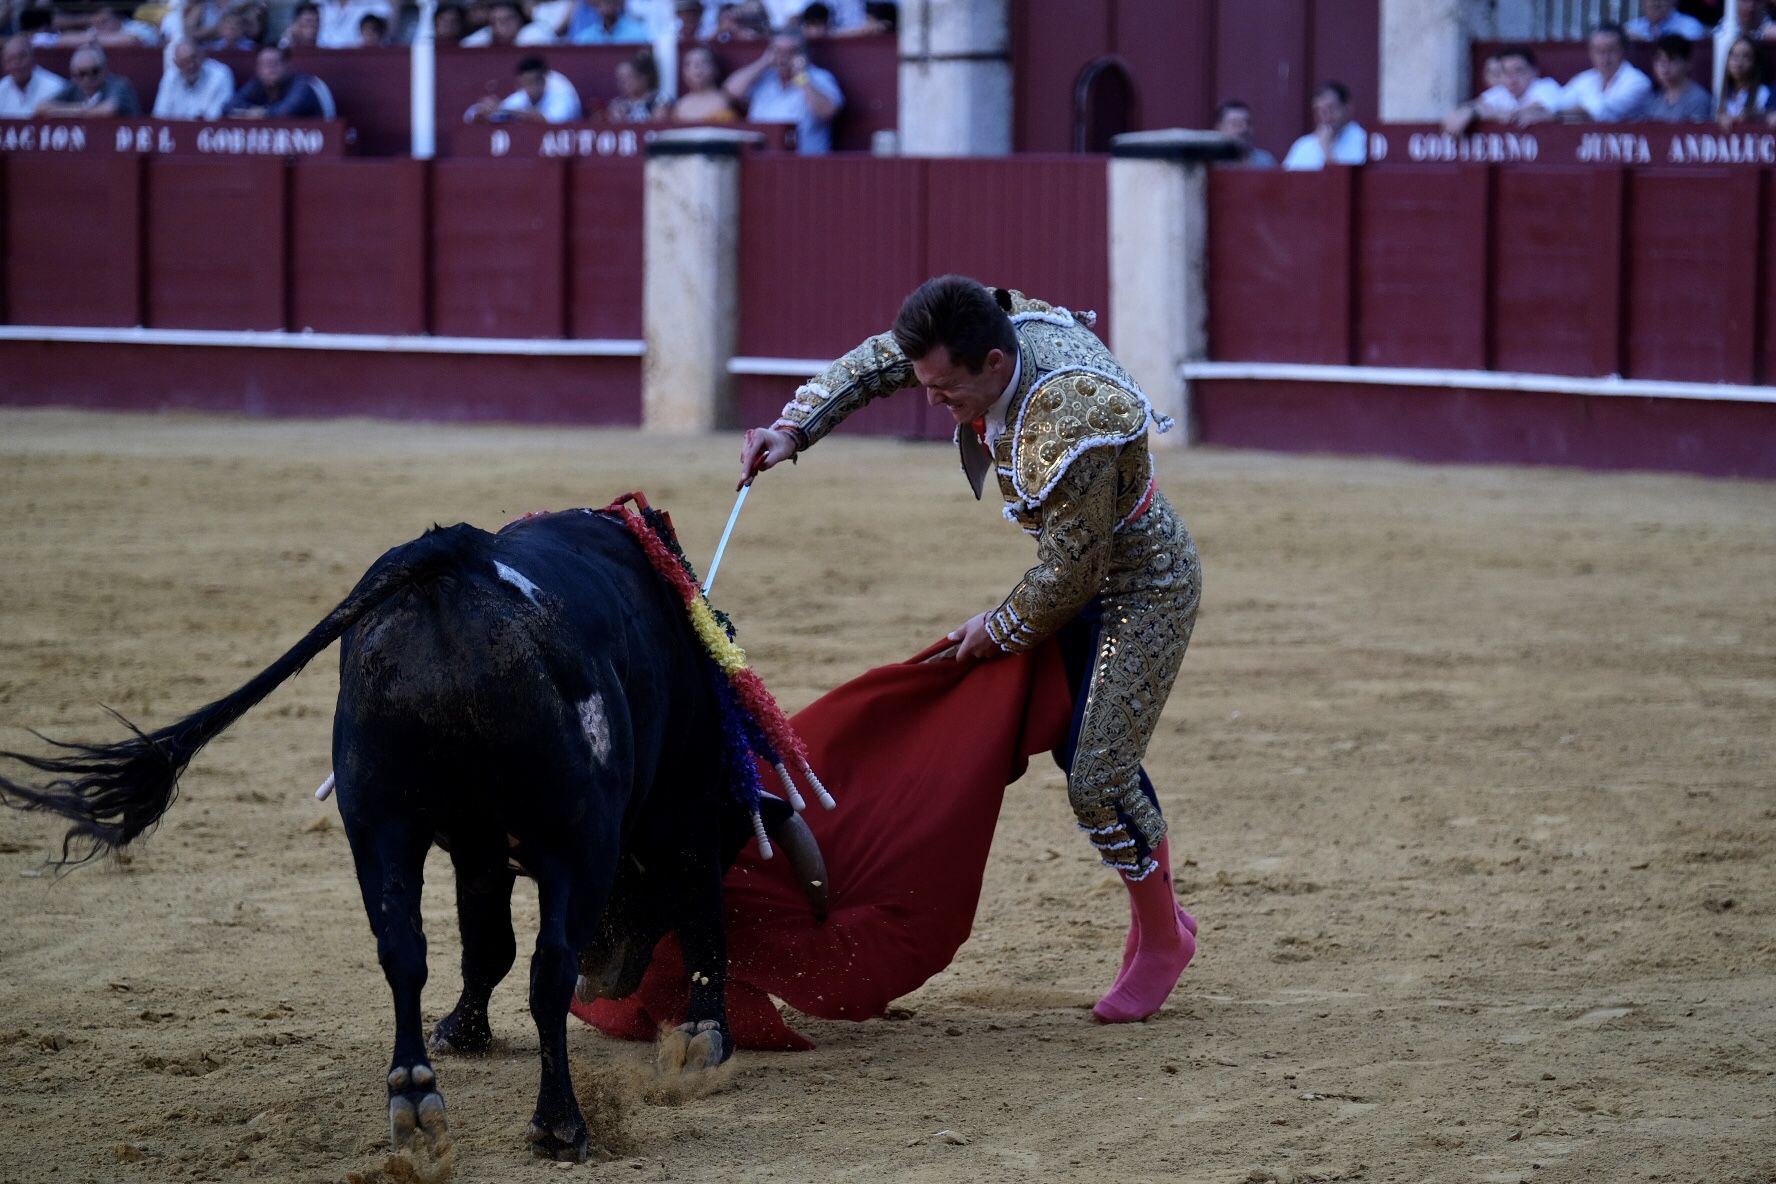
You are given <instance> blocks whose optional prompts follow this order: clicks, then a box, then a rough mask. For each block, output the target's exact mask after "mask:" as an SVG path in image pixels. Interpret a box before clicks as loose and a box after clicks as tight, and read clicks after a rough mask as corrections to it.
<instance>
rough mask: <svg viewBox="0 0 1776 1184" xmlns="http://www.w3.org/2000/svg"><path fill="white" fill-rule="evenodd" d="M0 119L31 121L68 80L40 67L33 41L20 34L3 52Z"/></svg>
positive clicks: (0, 63)
mask: <svg viewBox="0 0 1776 1184" xmlns="http://www.w3.org/2000/svg"><path fill="white" fill-rule="evenodd" d="M0 70H4V71H5V77H0V119H29V118H30V117H31V116H32V115H33V114H34V113H35V112H36V110H37V108H38V106H39V105H41V104H43V103H46V102H48V101H49V100H50V99H53V98H55V97H56V95H58V94H60V93H61V89H62V87H64V86H66V85H67V84H68V80H67V79H65V78H62V77H59V76H57V75H55V74H51V73H50V72H49V71H48V70H45V69H44V68H43V67H42V66H39V65H38V64H37V55H36V54H34V53H32V52H31V38H30V37H28V36H27V35H25V34H23V33H20V34H19V35H18V36H16V37H8V38H7V39H6V45H5V47H4V48H0Z"/></svg>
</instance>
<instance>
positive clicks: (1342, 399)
mask: <svg viewBox="0 0 1776 1184" xmlns="http://www.w3.org/2000/svg"><path fill="white" fill-rule="evenodd" d="M1191 405H1192V407H1193V409H1194V411H1195V414H1196V420H1197V426H1198V429H1199V430H1200V431H1201V433H1202V438H1203V439H1204V440H1206V441H1209V442H1210V443H1213V444H1216V445H1219V446H1223V447H1229V448H1266V449H1274V450H1280V451H1286V452H1335V453H1355V454H1359V455H1369V456H1397V457H1404V458H1406V459H1409V460H1419V461H1432V462H1452V461H1453V462H1460V463H1465V464H1476V463H1478V464H1487V463H1492V464H1514V465H1520V464H1556V465H1577V466H1581V467H1584V468H1590V469H1663V470H1673V471H1678V472H1700V473H1707V474H1710V475H1713V476H1721V477H1761V478H1771V477H1776V449H1772V448H1771V446H1770V444H1771V436H1772V429H1771V414H1770V413H1771V408H1770V407H1769V406H1768V405H1767V404H1761V403H1734V402H1725V401H1722V402H1711V401H1706V400H1700V399H1633V398H1622V397H1612V396H1593V395H1567V394H1552V393H1548V392H1544V391H1533V392H1531V391H1478V390H1471V391H1461V390H1446V389H1440V388H1429V387H1400V386H1370V385H1367V384H1340V383H1305V382H1223V381H1215V380H1207V381H1199V382H1196V383H1193V384H1192V387H1191Z"/></svg>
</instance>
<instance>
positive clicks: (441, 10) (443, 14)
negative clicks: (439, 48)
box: [432, 4, 469, 45]
mask: <svg viewBox="0 0 1776 1184" xmlns="http://www.w3.org/2000/svg"><path fill="white" fill-rule="evenodd" d="M468 32H469V17H468V11H467V10H466V9H465V8H463V6H462V5H460V4H440V5H438V7H437V9H436V11H434V12H433V13H432V40H434V41H436V42H437V43H438V44H439V45H455V44H457V43H458V42H460V41H461V40H462V39H463V38H464V37H465V36H467V35H468Z"/></svg>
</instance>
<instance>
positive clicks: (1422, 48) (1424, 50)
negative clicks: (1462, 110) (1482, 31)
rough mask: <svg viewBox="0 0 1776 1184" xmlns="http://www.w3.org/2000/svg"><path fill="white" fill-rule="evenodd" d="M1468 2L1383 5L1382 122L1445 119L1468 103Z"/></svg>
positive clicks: (1416, 0) (1384, 1)
mask: <svg viewBox="0 0 1776 1184" xmlns="http://www.w3.org/2000/svg"><path fill="white" fill-rule="evenodd" d="M1468 7H1469V4H1468V0H1381V96H1380V98H1381V101H1380V104H1379V108H1380V111H1381V118H1382V120H1383V121H1384V122H1401V121H1407V122H1419V123H1423V122H1426V121H1430V120H1437V119H1441V118H1443V116H1444V115H1446V114H1448V113H1449V111H1450V110H1451V109H1453V108H1454V107H1455V106H1456V105H1457V104H1459V103H1461V102H1462V101H1464V100H1466V99H1468V98H1471V97H1472V94H1471V91H1470V88H1469V84H1468V73H1469V71H1468V38H1467V33H1468V25H1467V20H1466V16H1467V11H1468Z"/></svg>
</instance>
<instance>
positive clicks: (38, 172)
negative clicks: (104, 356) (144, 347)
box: [0, 156, 144, 326]
mask: <svg viewBox="0 0 1776 1184" xmlns="http://www.w3.org/2000/svg"><path fill="white" fill-rule="evenodd" d="M143 171H144V164H143V162H142V161H141V160H138V159H135V158H133V157H127V156H89V157H66V158H46V157H11V158H8V159H7V160H6V168H5V172H4V173H0V178H3V180H4V184H5V186H6V195H5V198H4V201H3V203H0V204H3V205H4V207H5V210H6V220H5V222H4V223H3V224H0V229H3V230H4V243H3V248H4V254H3V257H0V261H3V262H4V263H5V267H6V274H5V288H6V299H5V302H4V303H5V307H6V315H7V319H9V320H11V321H12V322H14V323H17V324H28V325H100V326H131V325H139V324H141V323H142V259H143V252H142V174H143ZM52 227H60V228H64V230H65V228H69V227H77V228H78V232H77V233H69V232H63V233H51V232H50V231H49V229H48V228H52Z"/></svg>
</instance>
